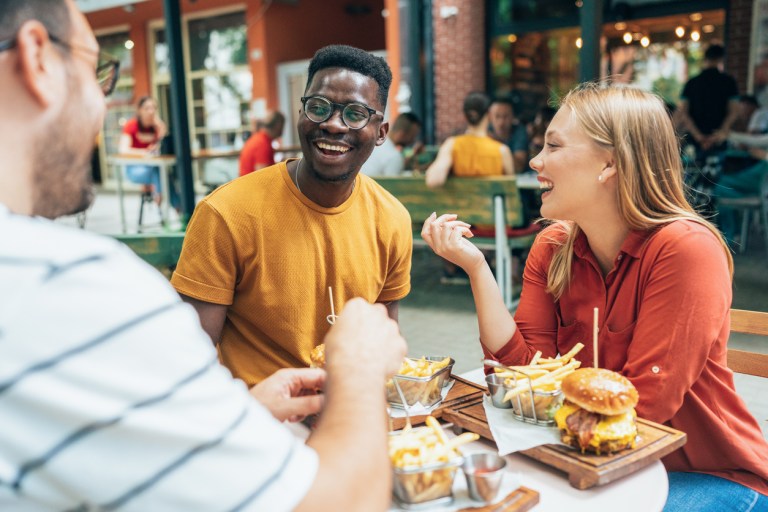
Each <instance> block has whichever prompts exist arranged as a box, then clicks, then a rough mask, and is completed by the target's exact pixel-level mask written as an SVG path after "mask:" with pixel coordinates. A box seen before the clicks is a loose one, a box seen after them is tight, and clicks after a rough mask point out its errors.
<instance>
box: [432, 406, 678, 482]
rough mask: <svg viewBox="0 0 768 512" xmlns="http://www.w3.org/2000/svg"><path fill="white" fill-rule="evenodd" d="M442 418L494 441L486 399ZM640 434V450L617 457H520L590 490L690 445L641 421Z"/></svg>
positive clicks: (560, 453) (566, 451) (572, 453)
mask: <svg viewBox="0 0 768 512" xmlns="http://www.w3.org/2000/svg"><path fill="white" fill-rule="evenodd" d="M442 418H443V420H444V421H450V422H452V423H453V424H454V426H455V427H458V428H460V429H464V430H469V431H470V432H475V433H476V434H479V435H481V436H483V437H485V438H486V439H489V440H491V441H493V435H492V434H491V429H490V427H489V426H488V421H487V419H486V417H485V409H483V401H482V396H481V397H480V398H474V399H472V400H471V401H467V402H464V403H462V404H460V405H459V406H457V407H452V408H449V409H448V410H445V411H443V415H442ZM637 432H638V440H637V446H636V447H635V448H634V449H632V450H624V451H622V452H619V453H615V454H613V455H593V454H582V453H581V452H579V451H578V450H575V449H573V448H570V447H568V446H565V445H562V444H545V445H541V446H536V447H535V448H531V449H529V450H525V451H521V452H520V453H522V454H524V455H526V456H528V457H530V458H532V459H535V460H538V461H540V462H543V463H544V464H547V465H550V466H552V467H555V468H557V469H559V470H561V471H564V472H565V473H567V474H568V481H569V482H570V484H571V485H572V486H573V487H575V488H577V489H589V488H590V487H594V486H596V485H603V484H607V483H608V482H612V481H614V480H617V479H619V478H621V477H623V476H626V475H629V474H631V473H634V472H635V471H637V470H639V469H640V468H643V467H645V466H647V465H648V464H650V463H651V462H653V461H656V460H659V459H660V458H662V457H664V456H665V455H667V454H669V453H671V452H673V451H675V450H677V449H678V448H680V447H681V446H683V445H684V444H685V441H686V435H685V433H684V432H681V431H679V430H675V429H673V428H670V427H667V426H665V425H660V424H658V423H654V422H652V421H648V420H644V419H642V418H637Z"/></svg>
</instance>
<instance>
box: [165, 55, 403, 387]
mask: <svg viewBox="0 0 768 512" xmlns="http://www.w3.org/2000/svg"><path fill="white" fill-rule="evenodd" d="M308 75H309V76H308V80H307V87H306V91H305V95H304V97H303V98H302V110H301V114H302V115H301V118H300V120H299V124H298V134H299V139H300V141H301V147H302V153H303V155H304V156H303V158H302V159H299V160H289V161H287V162H281V163H279V164H276V165H274V166H271V167H267V168H265V169H263V170H261V171H260V172H258V173H253V174H249V175H247V176H243V177H241V178H238V179H236V180H234V181H232V182H230V183H228V184H227V185H224V186H223V187H221V188H219V189H218V190H216V191H215V192H214V193H212V194H211V195H210V196H208V197H207V198H206V199H204V200H203V201H202V202H201V203H200V204H199V205H198V206H197V208H196V210H195V213H194V215H193V216H192V219H191V221H190V223H189V226H188V228H187V234H186V237H185V240H184V247H183V249H182V252H181V257H180V259H179V264H178V266H177V268H176V272H175V273H174V275H173V278H172V279H171V283H172V284H173V286H174V287H175V288H176V290H177V291H178V292H179V293H180V294H181V295H182V297H183V298H184V300H186V301H187V302H189V303H191V304H192V305H193V306H194V307H195V309H196V310H197V311H198V314H199V315H200V320H201V323H202V325H203V328H204V329H205V331H206V332H207V333H208V334H209V335H210V336H211V339H212V340H213V341H214V343H215V344H216V345H217V347H218V350H219V356H220V359H221V361H222V363H223V364H224V365H225V366H227V367H228V368H229V369H230V370H231V371H232V373H233V374H234V375H235V377H238V378H240V379H242V380H244V381H245V382H246V384H248V385H249V386H250V385H253V384H255V383H257V382H260V381H261V380H263V379H264V378H265V377H267V376H268V375H270V374H272V373H273V372H275V371H276V370H278V369H280V368H285V367H297V366H307V365H308V364H309V353H310V351H311V350H312V348H314V347H315V346H316V345H318V344H320V343H321V342H322V339H323V336H324V335H325V333H326V332H327V331H328V328H329V327H330V325H329V323H328V320H327V317H328V315H330V314H331V305H330V304H331V297H330V296H329V287H330V288H331V289H332V290H333V303H334V308H335V312H336V313H339V312H340V311H341V310H342V309H343V307H344V304H345V303H346V302H347V301H349V300H350V299H352V298H353V297H363V298H364V299H366V300H368V301H369V302H381V303H385V304H387V307H388V310H389V314H390V316H391V317H392V318H394V319H397V304H398V301H399V300H400V299H402V298H404V297H405V296H406V295H407V294H408V292H409V291H410V270H411V248H412V244H413V241H412V239H411V219H410V216H409V215H408V212H407V211H406V210H405V208H404V207H403V205H402V204H400V203H399V201H397V199H395V198H394V197H393V196H391V195H390V194H389V193H388V192H386V191H385V190H384V189H383V188H381V187H380V186H379V185H378V184H377V183H376V182H375V181H373V180H372V179H370V178H368V177H367V176H363V175H360V176H358V173H359V170H360V167H361V166H362V164H363V163H364V162H365V161H366V160H367V158H368V156H369V155H370V154H371V152H372V151H373V148H374V147H375V146H377V145H381V144H382V143H383V142H384V140H385V139H386V136H387V130H388V129H389V125H388V123H385V122H384V120H383V111H384V109H385V108H386V99H387V94H388V89H389V85H390V83H391V77H392V75H391V72H390V70H389V67H388V66H387V64H386V61H384V60H383V59H380V58H378V57H375V56H373V55H371V54H369V53H367V52H364V51H362V50H359V49H357V48H352V47H348V46H341V45H333V46H328V47H325V48H323V49H321V50H319V51H318V52H317V53H316V54H315V56H314V57H313V59H312V61H311V62H310V65H309V73H308Z"/></svg>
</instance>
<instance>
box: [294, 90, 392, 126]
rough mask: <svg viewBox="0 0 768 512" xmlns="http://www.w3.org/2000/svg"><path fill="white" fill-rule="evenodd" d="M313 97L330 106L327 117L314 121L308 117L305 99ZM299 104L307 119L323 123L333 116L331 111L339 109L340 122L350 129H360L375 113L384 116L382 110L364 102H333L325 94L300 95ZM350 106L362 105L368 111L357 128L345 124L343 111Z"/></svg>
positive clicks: (366, 124)
mask: <svg viewBox="0 0 768 512" xmlns="http://www.w3.org/2000/svg"><path fill="white" fill-rule="evenodd" d="M314 99H320V100H323V101H325V102H327V103H328V104H329V105H330V106H331V107H332V108H331V111H330V113H329V114H328V117H326V118H325V119H323V120H322V121H315V120H314V119H312V118H311V117H309V114H307V101H309V100H314ZM301 105H302V107H303V108H302V110H303V111H304V115H305V116H306V117H307V119H309V120H310V121H312V122H313V123H317V124H320V123H324V122H326V121H327V120H329V119H330V118H331V117H333V113H334V112H336V110H339V111H341V122H342V123H344V126H346V127H347V128H349V129H350V130H362V129H363V128H365V127H366V126H368V123H370V122H371V118H372V117H373V116H374V115H376V114H378V115H380V116H381V117H384V112H380V111H378V110H376V109H375V108H371V107H369V106H368V105H366V104H365V103H360V102H357V101H353V102H350V103H336V102H333V101H331V100H329V99H328V98H326V97H325V96H320V95H319V94H316V95H314V96H302V97H301ZM352 106H355V107H363V108H364V109H365V110H366V111H367V112H368V119H366V120H365V124H364V125H363V126H359V127H357V128H354V127H352V126H349V124H347V120H346V119H344V111H345V110H346V109H347V108H349V107H352Z"/></svg>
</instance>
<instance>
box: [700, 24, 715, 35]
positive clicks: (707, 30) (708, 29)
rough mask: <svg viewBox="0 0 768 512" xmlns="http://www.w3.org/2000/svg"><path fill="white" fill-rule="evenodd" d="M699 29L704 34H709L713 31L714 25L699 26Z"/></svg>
mask: <svg viewBox="0 0 768 512" xmlns="http://www.w3.org/2000/svg"><path fill="white" fill-rule="evenodd" d="M701 31H702V32H704V33H705V34H711V33H712V32H714V31H715V26H714V25H704V26H703V27H701Z"/></svg>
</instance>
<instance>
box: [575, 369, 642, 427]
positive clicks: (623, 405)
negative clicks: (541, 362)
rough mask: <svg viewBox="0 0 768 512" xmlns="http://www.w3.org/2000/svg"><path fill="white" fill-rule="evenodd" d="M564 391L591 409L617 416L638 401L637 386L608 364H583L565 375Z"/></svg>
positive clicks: (581, 405)
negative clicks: (584, 365) (585, 366)
mask: <svg viewBox="0 0 768 512" xmlns="http://www.w3.org/2000/svg"><path fill="white" fill-rule="evenodd" d="M562 390H563V395H564V396H565V398H566V399H568V400H569V401H570V402H571V403H573V404H575V405H577V406H579V407H581V408H582V409H586V410H587V411H589V412H594V413H597V414H603V415H607V416H613V415H616V414H623V413H625V412H627V411H629V410H630V409H633V408H634V407H635V406H636V405H637V400H638V396H637V390H636V389H635V386H633V385H632V383H631V382H630V381H629V379H627V378H626V377H624V376H623V375H621V374H618V373H616V372H612V371H611V370H606V369H604V368H581V369H579V370H576V371H574V372H573V373H571V374H570V375H568V376H567V377H566V378H565V379H563V383H562Z"/></svg>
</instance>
